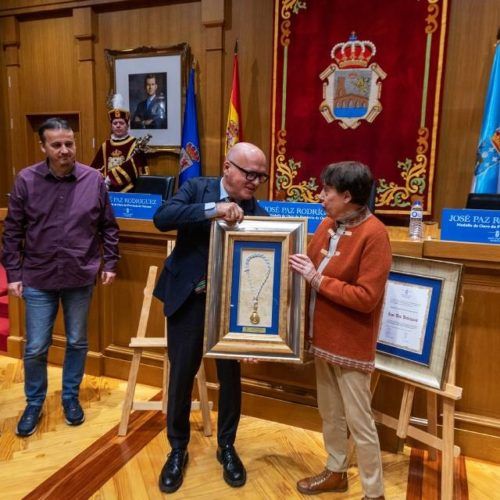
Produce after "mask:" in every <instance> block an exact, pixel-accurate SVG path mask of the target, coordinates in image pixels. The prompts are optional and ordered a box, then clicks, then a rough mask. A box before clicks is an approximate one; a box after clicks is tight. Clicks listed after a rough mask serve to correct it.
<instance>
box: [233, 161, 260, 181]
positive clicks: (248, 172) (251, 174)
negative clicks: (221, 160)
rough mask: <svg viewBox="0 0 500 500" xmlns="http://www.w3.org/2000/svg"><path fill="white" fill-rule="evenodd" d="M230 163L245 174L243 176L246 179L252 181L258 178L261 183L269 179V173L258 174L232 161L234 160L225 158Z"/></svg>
mask: <svg viewBox="0 0 500 500" xmlns="http://www.w3.org/2000/svg"><path fill="white" fill-rule="evenodd" d="M227 161H228V162H229V163H230V164H231V165H233V166H234V167H236V168H237V169H238V170H240V171H241V172H243V173H244V174H245V178H246V180H247V181H254V180H255V179H258V180H259V182H260V183H261V184H263V183H264V182H267V181H268V180H269V175H268V174H259V173H258V172H254V171H252V170H246V169H244V168H242V167H240V166H239V165H238V164H236V163H234V161H231V160H227Z"/></svg>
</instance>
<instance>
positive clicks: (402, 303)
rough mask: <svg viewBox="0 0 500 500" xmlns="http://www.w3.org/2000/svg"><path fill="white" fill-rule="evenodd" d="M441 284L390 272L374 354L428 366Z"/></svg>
mask: <svg viewBox="0 0 500 500" xmlns="http://www.w3.org/2000/svg"><path fill="white" fill-rule="evenodd" d="M441 287H442V280H441V279H438V278H430V277H423V276H412V275H409V274H403V273H398V272H394V271H393V272H391V273H390V275H389V280H388V282H387V286H386V295H385V301H384V307H383V309H382V316H381V320H380V330H379V338H378V343H377V350H378V351H379V352H384V353H386V354H391V355H393V356H397V357H399V358H403V359H407V360H409V361H414V362H415V363H421V364H423V365H426V366H428V365H429V362H430V357H431V349H432V343H433V338H434V331H435V328H436V318H437V312H438V308H439V297H440V294H441Z"/></svg>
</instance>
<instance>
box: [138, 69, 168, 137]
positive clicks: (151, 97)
mask: <svg viewBox="0 0 500 500" xmlns="http://www.w3.org/2000/svg"><path fill="white" fill-rule="evenodd" d="M144 89H145V91H146V94H147V97H146V99H144V101H141V102H140V103H139V104H138V105H137V107H136V109H135V113H134V117H133V118H132V124H131V128H133V129H137V128H143V129H151V128H153V129H157V128H162V129H163V128H167V126H168V124H167V113H166V110H165V96H164V95H163V94H160V95H159V96H157V95H156V92H157V91H158V81H157V79H156V75H154V74H149V75H146V78H145V79H144Z"/></svg>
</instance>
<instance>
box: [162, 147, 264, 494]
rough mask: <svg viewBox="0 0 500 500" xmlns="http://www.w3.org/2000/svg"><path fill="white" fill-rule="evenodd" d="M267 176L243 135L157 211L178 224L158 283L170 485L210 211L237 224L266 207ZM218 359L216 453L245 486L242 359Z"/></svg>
mask: <svg viewBox="0 0 500 500" xmlns="http://www.w3.org/2000/svg"><path fill="white" fill-rule="evenodd" d="M268 178H269V176H268V174H267V162H266V157H265V155H264V153H263V152H262V151H261V150H260V149H259V148H258V147H257V146H254V145H253V144H249V143H241V142H240V143H238V144H236V145H235V146H233V147H232V148H231V149H230V150H229V152H228V154H227V157H226V159H225V161H224V165H223V175H222V178H207V177H197V178H194V179H190V180H188V181H186V182H185V183H184V184H183V185H182V186H181V188H180V189H179V191H178V192H177V193H176V194H175V196H174V197H173V198H171V199H170V200H169V201H168V202H167V203H165V205H163V206H162V207H160V208H159V209H158V211H157V212H156V214H155V216H154V224H155V226H156V227H157V228H158V229H160V231H170V230H173V229H177V241H176V244H175V247H174V250H173V252H172V254H171V255H170V256H169V257H168V258H167V260H166V261H165V267H164V269H163V272H162V273H161V276H160V279H159V281H158V284H157V286H156V289H155V296H156V297H157V298H159V299H160V300H162V301H163V302H164V311H165V315H166V316H167V323H168V334H167V335H168V356H169V360H170V381H169V387H168V408H167V437H168V440H169V442H170V446H171V448H172V451H171V453H170V454H169V455H168V458H167V461H166V463H165V465H164V467H163V469H162V471H161V475H160V481H159V485H160V489H161V490H162V491H163V492H166V493H172V492H174V491H176V490H177V489H178V488H179V487H180V486H181V484H182V481H183V473H184V468H185V466H186V464H187V461H188V453H187V445H188V442H189V431H190V427H189V413H190V410H191V392H192V389H193V382H194V378H195V376H196V373H197V371H198V368H199V366H200V363H201V360H202V354H203V330H204V321H205V300H206V293H205V291H206V274H207V267H208V251H209V240H210V223H211V219H215V218H218V219H223V220H224V221H226V222H227V223H228V224H235V223H237V222H241V221H242V220H243V217H244V216H245V215H267V213H266V211H265V210H264V209H263V208H262V207H260V206H259V204H258V203H257V200H256V199H255V198H254V193H255V190H256V189H257V187H258V186H259V185H260V184H261V183H264V182H266V181H267V180H268ZM216 366H217V377H218V379H219V383H220V392H219V414H218V422H217V443H218V448H217V459H218V460H219V462H220V463H221V464H222V466H223V477H224V480H225V481H226V482H227V483H228V484H229V485H230V486H233V487H237V486H243V485H244V484H245V481H246V471H245V468H244V466H243V464H242V463H241V460H240V458H239V457H238V454H237V453H236V450H235V448H234V441H235V438H236V430H237V428H238V422H239V419H240V412H241V382H240V365H239V363H238V362H237V361H234V360H221V359H218V360H217V361H216Z"/></svg>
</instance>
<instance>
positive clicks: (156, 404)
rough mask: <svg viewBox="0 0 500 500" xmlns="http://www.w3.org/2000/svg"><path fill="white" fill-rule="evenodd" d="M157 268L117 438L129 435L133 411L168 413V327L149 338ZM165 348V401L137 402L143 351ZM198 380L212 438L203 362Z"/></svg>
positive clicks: (149, 281) (149, 283) (205, 429)
mask: <svg viewBox="0 0 500 500" xmlns="http://www.w3.org/2000/svg"><path fill="white" fill-rule="evenodd" d="M172 248H173V242H169V246H168V248H167V252H168V253H170V252H171V251H172ZM157 272H158V268H157V267H156V266H150V268H149V273H148V279H147V282H146V287H145V288H144V300H143V302H142V309H141V315H140V319H139V326H138V328H137V336H136V337H132V338H131V339H130V344H129V347H131V348H132V349H133V350H134V353H133V356H132V363H131V365H130V372H129V376H128V384H127V392H126V393H125V400H124V401H123V409H122V418H121V421H120V426H119V428H118V435H119V436H125V435H126V434H127V429H128V422H129V419H130V413H131V412H132V410H156V411H158V410H161V411H162V412H163V413H167V397H168V393H167V391H168V379H169V370H170V365H169V362H168V356H167V328H166V322H165V336H164V337H146V328H147V325H148V319H149V312H150V309H151V300H152V298H153V288H154V286H155V282H156V274H157ZM152 347H156V348H163V349H164V350H165V355H164V358H163V380H162V399H161V401H134V394H135V386H136V384H137V375H138V373H139V366H140V363H141V356H142V351H143V349H144V348H152ZM196 381H197V384H198V393H199V397H200V402H199V407H200V408H201V412H202V418H203V433H204V434H205V436H211V435H212V422H211V420H210V403H209V401H208V391H207V380H206V376H205V368H204V366H203V360H202V361H201V365H200V368H199V370H198V373H197V374H196ZM196 403H197V402H193V404H192V408H193V407H194V408H196V407H197V406H198V405H197V404H196Z"/></svg>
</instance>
